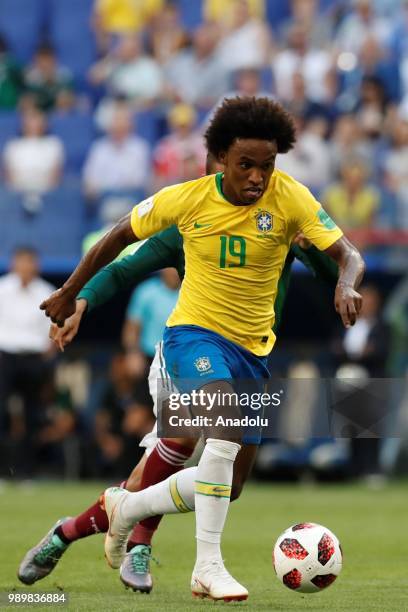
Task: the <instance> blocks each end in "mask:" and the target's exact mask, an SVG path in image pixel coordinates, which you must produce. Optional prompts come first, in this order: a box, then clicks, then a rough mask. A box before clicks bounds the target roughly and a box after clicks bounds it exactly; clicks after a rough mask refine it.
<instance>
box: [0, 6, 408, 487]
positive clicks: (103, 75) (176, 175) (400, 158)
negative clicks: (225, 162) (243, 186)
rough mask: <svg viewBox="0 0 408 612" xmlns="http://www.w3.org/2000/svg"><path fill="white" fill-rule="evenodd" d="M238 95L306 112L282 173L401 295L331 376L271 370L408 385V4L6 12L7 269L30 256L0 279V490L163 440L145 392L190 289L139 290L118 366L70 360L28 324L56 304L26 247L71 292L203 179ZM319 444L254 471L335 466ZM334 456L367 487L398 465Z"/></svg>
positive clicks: (341, 353) (103, 468)
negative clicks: (169, 189)
mask: <svg viewBox="0 0 408 612" xmlns="http://www.w3.org/2000/svg"><path fill="white" fill-rule="evenodd" d="M230 95H256V96H258V95H263V96H270V97H273V98H275V99H278V100H279V101H281V102H282V103H283V104H284V105H285V106H286V107H287V108H288V109H289V110H290V111H291V112H292V113H293V114H294V116H295V118H296V122H297V128H298V142H297V145H296V147H295V149H294V150H293V151H291V152H290V153H289V154H287V155H285V156H281V157H280V159H279V160H278V164H277V165H278V167H280V168H282V169H283V170H285V171H287V172H288V173H289V174H291V175H293V176H294V177H295V178H297V179H298V180H300V181H301V182H303V183H304V184H306V185H307V186H308V187H309V188H310V189H311V190H312V192H313V193H314V194H315V195H316V196H317V197H318V198H319V199H320V201H321V202H322V204H323V205H324V207H325V208H326V210H327V211H328V212H329V213H330V214H331V215H332V217H333V218H334V219H335V220H336V221H337V222H338V223H339V225H340V226H341V227H342V228H343V229H344V230H345V231H346V233H347V235H349V236H350V237H351V238H352V239H353V240H354V241H355V242H356V243H357V244H358V246H360V247H361V248H362V249H363V250H364V252H365V255H366V257H367V261H368V264H369V269H370V270H374V271H375V270H384V271H386V272H387V273H392V274H396V275H397V279H398V284H395V283H394V284H395V288H394V290H393V292H392V293H391V295H389V296H387V298H388V299H387V303H386V307H385V308H383V303H382V296H381V292H380V291H379V289H378V287H376V286H375V285H371V286H367V287H366V289H365V290H364V291H365V292H366V309H367V310H366V312H365V315H364V317H363V324H362V325H361V326H360V327H359V328H358V329H357V331H355V332H354V333H351V332H350V333H348V332H347V334H345V335H344V334H343V335H337V334H336V333H335V332H333V333H332V338H331V340H330V342H327V341H326V353H325V358H324V359H323V365H322V363H319V362H318V359H317V357H316V355H315V354H313V359H312V360H310V359H309V360H304V361H302V362H299V361H298V362H297V363H293V362H290V363H285V365H284V366H283V365H282V363H278V364H276V369H277V371H278V372H280V373H282V372H284V373H285V374H286V373H288V372H289V375H290V376H294V377H300V378H302V377H303V378H312V379H313V378H317V377H319V376H320V375H321V374H323V375H332V374H333V373H334V372H335V371H336V369H337V368H338V367H339V366H341V365H342V364H344V363H345V362H347V363H350V362H351V363H353V364H354V365H355V366H356V367H360V368H364V371H365V372H366V373H368V374H369V375H371V376H377V377H379V376H386V375H393V376H397V375H402V374H404V373H405V369H406V365H407V349H406V346H407V338H408V314H407V310H408V306H407V303H408V281H407V280H405V281H404V278H403V274H404V273H406V268H407V266H406V260H407V246H408V2H407V1H406V0H377V1H376V0H321V1H320V2H319V1H318V0H287V1H283V0H282V1H279V2H278V1H276V0H173V1H165V0H0V155H1V167H2V172H1V179H0V215H1V219H2V223H1V224H0V266H1V269H2V271H3V272H6V271H7V268H8V262H9V260H10V257H11V255H12V254H13V253H15V249H16V248H17V247H21V246H22V245H26V246H25V248H22V249H20V250H18V251H17V253H15V254H14V257H13V259H12V264H11V266H12V272H11V274H5V276H4V277H3V278H1V279H0V299H1V304H0V360H2V361H1V364H2V367H1V371H0V402H1V404H2V405H1V410H0V419H2V423H1V427H0V431H1V432H2V444H1V447H0V452H1V453H2V454H3V457H1V461H0V466H5V467H4V469H3V467H1V468H0V469H1V471H2V474H1V475H3V476H10V472H9V469H8V467H7V466H9V465H13V466H15V470H16V474H17V475H18V476H32V475H33V474H36V473H41V474H64V475H65V476H66V477H77V476H80V475H84V476H88V477H89V476H91V477H99V476H116V475H118V476H119V477H120V476H123V474H124V473H125V472H127V471H129V468H130V467H131V466H133V464H134V463H135V461H136V459H137V450H136V451H135V449H136V448H137V445H136V442H137V440H138V439H140V438H141V437H142V436H143V435H144V433H146V431H148V430H149V428H151V424H152V415H151V403H150V400H149V398H148V392H147V387H146V383H145V382H143V381H144V380H145V375H146V371H147V368H148V365H149V361H150V360H151V357H152V346H154V342H155V341H156V339H158V338H159V337H160V335H161V331H162V327H163V324H164V321H165V319H166V316H167V314H168V311H169V310H170V309H171V304H172V302H174V300H175V299H176V295H177V282H176V280H175V279H174V278H172V277H171V273H170V272H169V273H168V274H167V272H166V273H164V274H163V275H162V276H161V277H160V278H159V277H158V278H155V279H151V280H148V281H147V283H146V286H141V287H140V288H139V289H137V290H136V292H135V294H134V295H133V296H132V299H131V302H130V304H129V306H128V310H127V315H126V317H125V323H124V327H123V331H122V346H121V349H120V351H119V352H117V353H115V355H114V357H113V358H111V346H110V347H109V350H108V351H107V354H108V357H107V358H106V359H104V360H103V359H100V358H99V357H100V355H99V356H98V355H96V356H95V351H94V352H93V353H92V351H91V353H92V355H91V356H89V355H90V354H87V357H86V359H84V353H82V354H81V355H79V356H78V359H71V360H64V359H60V360H59V361H58V362H57V360H56V356H55V353H54V352H53V350H52V348H51V347H50V346H49V343H48V341H47V329H46V325H44V321H43V322H42V323H40V322H39V320H38V319H37V318H36V315H34V314H33V312H31V310H30V306H32V304H35V305H37V304H38V303H39V302H40V301H41V299H42V298H41V295H43V294H44V293H45V294H47V292H48V293H49V292H50V290H51V288H50V286H49V285H46V284H44V281H42V280H41V279H40V277H39V276H38V274H39V267H38V261H37V256H36V253H35V252H34V251H31V250H30V249H35V251H36V252H37V253H38V254H39V256H40V261H41V270H42V272H43V273H45V274H47V275H54V276H57V277H58V275H64V274H66V273H68V272H69V271H71V270H72V268H73V266H74V265H75V264H76V262H77V261H78V259H79V256H80V254H81V251H83V250H87V249H88V248H89V247H90V246H91V245H92V244H93V243H94V242H95V240H96V239H97V238H98V237H99V236H100V235H101V232H103V231H106V229H107V228H108V227H109V226H110V225H111V224H112V223H113V222H115V221H116V220H117V219H118V218H119V217H120V216H122V215H123V214H124V213H126V212H127V211H128V210H130V208H131V207H132V205H133V204H134V203H135V201H140V200H141V199H143V197H145V196H146V195H149V194H150V193H152V192H154V191H156V190H158V189H160V188H161V187H163V186H165V185H168V184H172V183H177V182H180V181H185V180H189V179H194V178H197V177H198V176H200V175H202V174H203V173H204V164H205V149H204V146H203V142H202V131H203V127H204V126H205V125H206V122H207V121H208V120H209V118H210V117H211V112H212V110H213V109H214V107H215V106H216V105H217V103H219V101H220V100H221V99H222V98H223V97H224V96H230ZM27 246H29V247H30V248H29V249H28V248H26V247H27ZM21 287H23V288H24V291H22V290H20V289H21ZM28 289H29V291H28ZM388 293H389V292H388ZM23 294H24V295H23ZM40 298H41V299H40ZM17 303H18V304H19V306H18V307H17V306H16V304H17ZM327 303H328V304H330V302H329V301H328V302H327ZM7 304H9V308H7ZM152 304H155V307H156V308H155V310H154V312H152V309H151V305H152ZM19 309H20V310H19ZM17 315H18V316H17ZM39 316H41V317H43V315H42V314H40V315H39ZM23 320H24V321H25V323H22V321H23ZM33 326H35V327H36V330H37V332H36V334H32V333H31V336H33V337H30V330H31V332H32V328H33ZM146 328H149V329H148V330H147V331H146ZM14 329H15V330H16V332H15V334H14V333H13V331H12V330H14ZM24 329H25V331H24ZM100 333H101V334H102V335H103V331H101V332H100ZM24 338H25V339H27V338H30V340H29V342H27V341H26V340H24ZM79 352H81V351H79ZM327 355H329V356H330V358H328V357H327ZM326 358H327V359H329V361H326ZM107 363H108V364H109V366H108V368H107V365H106V364H107ZM273 365H274V364H273ZM6 366H7V367H6ZM274 367H275V365H274ZM267 446H269V447H270V448H269V449H268V448H266V447H267ZM314 446H315V445H314V444H313V443H311V444H309V445H307V446H305V445H303V446H302V447H301V448H300V446H299V445H296V444H294V447H293V445H292V446H291V445H290V444H289V445H288V444H286V445H284V448H281V445H275V446H274V448H273V449H272V446H271V445H265V448H266V450H265V452H264V453H263V456H262V457H261V461H260V464H259V469H260V471H263V472H264V473H269V471H270V466H271V465H272V464H273V462H274V461H275V463H276V457H277V456H278V455H279V452H280V453H281V455H280V460H281V462H283V464H285V461H286V464H285V465H288V466H295V467H296V468H297V469H298V468H302V469H303V468H305V467H306V468H307V467H310V465H311V463H313V461H314V466H315V467H316V466H318V465H320V466H321V465H324V464H325V461H326V459H325V455H324V452H326V450H327V449H326V447H325V449H324V451H323V450H322V449H320V450H319V451H318V452H317V450H318V449H317V450H316V449H315V448H314ZM319 446H321V445H319ZM334 446H335V445H333V444H332V445H331V451H330V452H329V453H328V455H327V456H328V457H329V459H327V461H326V463H327V462H328V463H327V464H329V463H330V461H331V464H330V465H332V466H333V465H335V464H336V462H337V464H336V465H339V466H344V465H346V464H347V462H348V461H349V460H350V456H351V457H352V460H353V462H354V463H353V465H354V468H355V469H354V471H355V473H357V474H366V473H371V472H373V473H377V472H379V471H381V465H383V466H384V465H385V464H387V461H388V464H393V463H395V461H394V459H393V457H394V458H395V457H396V455H397V452H398V449H397V448H396V446H395V445H394V446H392V445H390V444H388V446H387V449H386V452H384V453H383V455H384V457H385V459H384V458H383V459H381V456H382V455H381V452H382V451H381V449H380V448H379V447H380V446H384V445H380V444H374V446H373V444H371V446H370V445H369V446H370V449H369V450H368V451H367V452H365V451H364V452H362V450H361V445H360V448H356V449H353V448H351V449H350V445H349V446H348V447H347V448H345V445H344V444H340V445H337V446H336V448H334ZM352 446H353V445H352ZM355 446H357V447H359V445H358V444H357V445H355ZM397 446H398V445H397ZM277 448H278V450H277ZM293 448H294V450H293ZM299 449H300V450H299ZM23 451H24V452H23ZM353 452H354V453H355V456H354V455H353ZM268 453H269V454H268ZM285 453H286V454H285ZM291 453H292V454H291ZM319 453H320V454H319ZM330 453H331V454H330ZM362 455H363V459H361V456H362ZM286 456H288V457H289V458H288V459H285V457H286ZM312 456H313V457H317V458H316V459H314V460H313V461H312V460H311V457H312ZM282 457H283V459H282ZM359 457H360V459H359ZM367 457H371V459H368V460H367ZM367 461H368V464H369V465H368V466H367V465H365V464H364V462H366V463H367ZM381 461H382V463H381ZM380 463H381V465H380ZM363 464H364V465H363ZM279 465H280V464H279ZM356 466H357V467H356Z"/></svg>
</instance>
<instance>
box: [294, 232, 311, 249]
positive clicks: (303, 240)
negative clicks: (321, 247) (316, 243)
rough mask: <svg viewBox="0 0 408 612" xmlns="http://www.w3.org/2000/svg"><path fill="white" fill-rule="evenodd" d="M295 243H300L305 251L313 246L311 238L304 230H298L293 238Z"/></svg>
mask: <svg viewBox="0 0 408 612" xmlns="http://www.w3.org/2000/svg"><path fill="white" fill-rule="evenodd" d="M293 244H297V245H299V246H300V248H301V249H303V250H304V251H307V249H310V247H311V246H312V243H311V242H310V240H308V239H307V238H306V236H305V235H304V234H302V232H298V233H297V234H296V236H295V238H294V239H293Z"/></svg>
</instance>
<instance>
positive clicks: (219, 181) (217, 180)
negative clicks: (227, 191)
mask: <svg viewBox="0 0 408 612" xmlns="http://www.w3.org/2000/svg"><path fill="white" fill-rule="evenodd" d="M223 176H224V173H223V172H217V174H216V175H215V184H216V186H217V191H218V193H219V194H220V196H221V197H222V198H223V199H224V200H225V201H226V202H228V200H227V198H226V197H225V195H224V192H223V190H222V177H223Z"/></svg>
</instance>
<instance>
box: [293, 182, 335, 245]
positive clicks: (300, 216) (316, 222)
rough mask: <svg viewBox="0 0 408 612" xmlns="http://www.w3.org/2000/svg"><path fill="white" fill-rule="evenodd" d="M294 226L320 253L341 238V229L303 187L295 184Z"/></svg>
mask: <svg viewBox="0 0 408 612" xmlns="http://www.w3.org/2000/svg"><path fill="white" fill-rule="evenodd" d="M295 200H296V202H295V219H294V221H295V226H296V230H298V231H299V230H300V231H301V232H302V233H303V234H304V235H305V236H306V238H308V240H310V242H311V243H312V244H314V245H315V246H316V247H317V248H318V249H319V250H320V251H324V250H325V249H328V248H329V247H330V246H331V245H332V244H334V243H335V242H336V241H337V240H338V239H339V238H341V237H342V236H343V232H342V231H341V229H340V228H339V227H338V226H337V225H336V224H335V222H334V221H333V219H332V218H331V217H329V215H328V214H327V212H326V211H325V210H324V209H323V208H322V206H321V204H320V203H319V202H318V201H317V200H316V199H315V198H314V197H313V195H312V194H311V193H310V191H309V190H308V189H307V188H306V187H304V186H303V185H300V184H299V183H298V184H297V189H296V196H295Z"/></svg>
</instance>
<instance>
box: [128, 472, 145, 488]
mask: <svg viewBox="0 0 408 612" xmlns="http://www.w3.org/2000/svg"><path fill="white" fill-rule="evenodd" d="M142 473H143V472H140V474H139V473H135V474H131V475H130V476H129V478H128V479H127V481H126V490H127V491H131V492H132V493H134V492H136V491H140V485H141V482H142Z"/></svg>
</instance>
